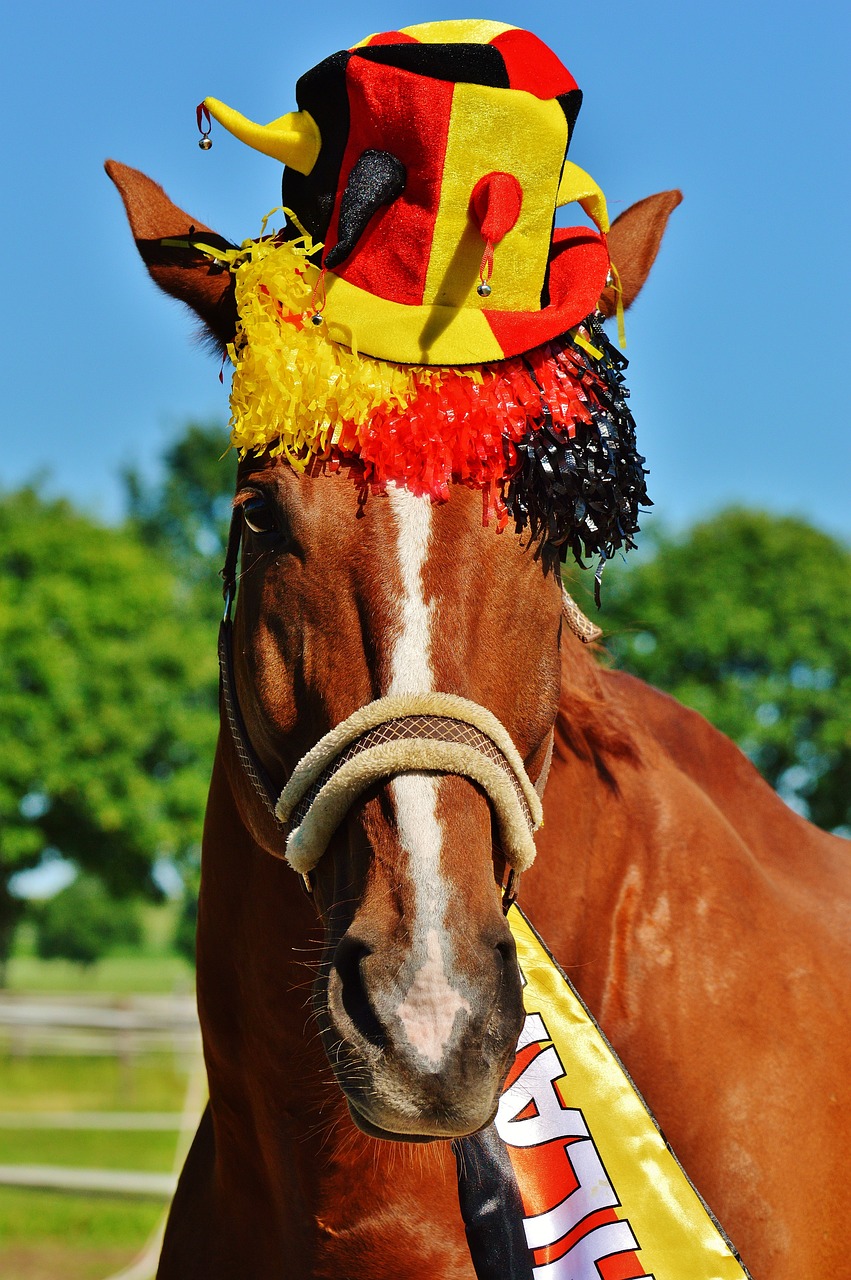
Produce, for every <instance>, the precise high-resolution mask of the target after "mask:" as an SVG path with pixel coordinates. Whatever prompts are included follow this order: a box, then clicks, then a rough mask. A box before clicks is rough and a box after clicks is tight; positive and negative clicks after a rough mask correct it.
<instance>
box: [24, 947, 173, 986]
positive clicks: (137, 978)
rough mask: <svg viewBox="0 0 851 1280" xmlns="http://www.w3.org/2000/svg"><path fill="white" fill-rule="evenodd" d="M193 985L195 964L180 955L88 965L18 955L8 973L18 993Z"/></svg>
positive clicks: (116, 959)
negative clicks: (190, 963)
mask: <svg viewBox="0 0 851 1280" xmlns="http://www.w3.org/2000/svg"><path fill="white" fill-rule="evenodd" d="M193 986H194V975H193V973H192V969H191V966H190V965H189V964H188V963H187V962H186V961H185V960H183V959H182V958H181V957H180V956H177V955H145V954H140V955H115V956H105V957H104V959H103V960H99V961H98V962H97V964H93V965H90V966H89V967H87V968H83V967H82V966H81V965H78V964H72V963H71V962H70V961H69V960H39V959H38V958H37V957H36V956H28V955H15V956H13V957H12V959H11V960H10V961H9V965H8V970H7V975H6V988H7V990H8V991H12V992H15V993H20V992H34V993H41V992H50V993H51V994H53V993H56V994H60V993H63V994H75V995H83V994H99V995H105V994H114V995H127V994H130V993H150V994H160V995H161V994H165V993H168V992H172V991H191V990H192V988H193Z"/></svg>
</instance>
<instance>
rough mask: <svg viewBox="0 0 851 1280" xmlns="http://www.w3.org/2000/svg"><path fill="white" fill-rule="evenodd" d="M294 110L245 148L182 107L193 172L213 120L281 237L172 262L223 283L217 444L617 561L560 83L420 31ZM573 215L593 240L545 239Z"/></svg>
mask: <svg viewBox="0 0 851 1280" xmlns="http://www.w3.org/2000/svg"><path fill="white" fill-rule="evenodd" d="M296 99H297V102H298V105H299V110H298V111H294V112H291V113H289V114H288V115H285V116H281V117H280V118H279V119H277V120H274V121H272V123H271V124H268V125H257V124H253V123H252V122H251V121H249V120H247V119H246V118H245V117H244V116H242V115H240V114H239V113H238V112H236V111H234V110H232V109H231V108H230V107H226V106H225V105H224V104H223V103H221V102H219V101H218V100H217V99H215V98H207V99H205V101H204V102H203V103H201V104H200V106H199V107H198V122H199V126H201V127H202V132H204V133H205V136H204V137H203V139H202V141H201V146H202V147H203V148H204V149H205V150H206V149H208V148H209V146H210V141H209V137H208V136H207V134H208V133H209V122H210V117H211V116H212V117H215V118H216V119H217V120H218V121H219V122H220V123H222V124H223V125H225V127H226V128H227V129H228V130H230V132H231V133H233V134H235V135H236V136H237V137H238V138H240V139H241V140H243V141H245V142H247V143H248V144H249V145H251V146H253V147H255V148H257V149H258V150H260V151H262V152H264V153H266V154H268V155H270V156H272V157H274V158H276V159H277V160H279V161H282V162H283V163H284V165H285V168H284V176H283V208H284V214H285V217H286V222H285V225H284V227H283V228H282V230H281V231H279V232H277V233H273V234H266V233H265V225H266V224H265V223H264V231H263V232H261V235H260V237H259V238H258V239H256V240H247V241H244V242H243V244H242V245H241V246H239V247H222V246H221V245H219V246H218V247H217V246H213V245H210V244H204V243H201V242H199V239H198V238H194V239H193V247H194V248H195V249H196V250H200V251H202V252H207V253H209V254H210V255H211V256H212V257H213V258H215V259H217V260H218V262H219V264H220V265H222V266H225V267H227V269H228V270H229V271H231V273H232V275H233V280H234V285H233V287H234V296H235V303H236V310H237V314H238V320H237V328H236V337H235V339H234V342H233V343H232V344H231V345H230V346H229V347H228V353H229V355H230V357H231V360H232V361H233V364H234V377H233V385H232V390H231V428H232V431H231V439H232V442H233V444H234V445H235V446H236V447H237V448H238V449H239V450H240V452H242V453H247V452H254V453H262V452H265V451H269V452H270V453H272V454H273V455H283V456H284V457H285V458H286V460H287V461H288V462H289V463H290V464H291V465H292V466H293V467H295V468H296V469H297V470H303V469H305V468H306V467H308V466H310V465H312V464H313V463H314V462H315V461H320V462H321V463H322V464H323V465H327V466H329V467H331V468H332V469H336V468H337V467H339V466H341V465H345V466H347V467H348V468H350V470H351V472H352V474H353V475H354V477H355V478H356V480H357V481H358V483H360V484H361V485H362V486H363V491H364V494H366V493H367V492H368V491H371V492H380V491H382V490H384V489H386V487H387V485H388V484H395V485H402V486H404V487H406V488H407V489H409V490H410V491H411V492H413V493H416V494H423V495H425V494H427V495H429V496H430V497H431V498H432V500H433V501H444V500H446V499H447V498H448V497H449V494H450V489H451V485H452V484H457V483H460V484H464V485H466V486H467V487H469V488H472V489H476V490H479V491H480V492H481V493H482V497H483V519H484V520H485V522H488V521H490V520H491V519H493V520H495V521H496V523H497V527H499V528H502V527H504V526H505V524H507V522H508V520H509V519H511V518H513V520H514V523H515V527H516V528H517V530H518V532H521V531H523V530H526V531H528V533H529V534H530V535H531V538H532V540H533V541H534V542H535V545H536V554H543V555H544V557H545V559H546V561H547V562H548V563H550V564H553V565H554V564H555V563H556V562H557V560H558V559H563V558H564V557H565V556H566V555H567V553H568V552H572V553H573V555H574V557H575V558H576V559H577V560H579V561H580V562H581V560H582V557H583V556H594V555H597V556H599V557H600V561H599V563H600V565H602V564H603V563H604V562H605V560H606V559H607V558H609V557H610V556H611V555H612V554H613V553H614V552H615V551H616V550H617V549H618V548H626V547H629V546H631V545H633V543H632V535H633V534H634V533H635V532H636V531H637V529H638V510H639V507H640V506H641V505H645V504H648V503H649V499H648V498H647V491H646V487H645V479H644V477H645V474H646V473H645V470H644V459H643V458H642V456H641V455H640V454H639V453H638V452H637V450H636V447H635V430H634V423H633V420H632V416H631V414H630V412H629V409H628V406H627V403H626V397H627V395H628V392H627V391H626V388H625V386H624V385H623V376H622V372H621V371H622V370H623V368H624V367H625V365H626V360H625V358H624V357H623V356H622V355H621V354H620V352H618V351H616V349H615V348H614V347H612V345H611V343H610V342H609V340H608V338H607V336H606V334H605V332H604V331H603V328H602V316H601V315H600V313H599V312H598V311H597V310H596V308H597V305H598V303H599V301H600V297H601V294H602V293H603V290H604V288H606V285H607V283H609V272H610V271H611V272H612V273H613V276H614V279H615V284H616V285H617V273H616V272H615V271H614V268H613V266H612V264H611V263H610V260H609V253H608V247H607V244H606V233H607V231H608V227H609V223H608V216H607V213H606V202H605V199H604V197H603V194H602V192H601V191H600V189H599V188H598V187H597V185H596V184H595V183H594V182H593V180H592V179H591V178H590V177H589V176H588V175H587V174H586V173H584V172H583V170H581V169H580V168H578V166H576V165H574V164H573V163H572V162H571V161H569V160H568V159H567V158H566V153H567V147H568V143H569V142H570V140H571V136H572V132H573V126H574V123H575V120H576V115H577V112H578V110H579V106H580V103H581V100H582V95H581V93H580V91H579V89H578V88H577V86H576V82H575V80H574V79H573V77H572V76H571V74H570V72H569V71H567V70H566V69H565V68H564V67H563V66H562V64H561V62H559V60H558V59H557V58H556V57H555V55H554V54H553V53H552V52H551V51H550V50H549V49H548V48H547V47H546V45H544V44H543V43H542V42H541V41H540V40H539V39H538V38H537V37H536V36H533V35H531V34H530V33H529V32H526V31H521V30H519V29H518V28H516V27H508V26H504V25H503V24H501V23H495V22H484V21H462V22H438V23H429V24H426V25H423V26H416V27H409V28H406V29H404V30H401V31H393V32H389V33H385V34H383V35H374V36H370V37H368V38H367V39H366V40H365V41H363V42H362V43H361V44H359V45H357V46H355V47H354V48H353V49H349V50H345V51H343V52H341V53H336V54H334V55H333V56H332V57H330V58H327V59H326V60H325V61H324V62H321V63H320V64H319V65H318V66H317V67H315V68H314V69H313V70H312V71H309V72H308V73H307V74H306V75H304V76H302V78H301V79H300V80H299V82H298V85H297V88H296ZM205 117H206V120H207V124H208V128H207V130H206V132H205V131H204V128H203V125H202V120H203V119H204V118H205ZM572 200H576V201H578V202H579V203H580V204H581V206H582V208H583V209H584V210H585V212H586V213H587V214H588V215H589V217H590V218H591V220H592V221H593V222H594V223H595V224H596V230H594V229H593V228H589V227H587V226H582V227H573V228H569V229H558V228H554V221H555V213H556V209H557V208H558V206H559V205H561V204H565V203H567V202H568V201H572ZM200 240H201V241H203V236H201V237H200ZM598 574H599V569H598Z"/></svg>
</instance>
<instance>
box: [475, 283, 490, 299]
mask: <svg viewBox="0 0 851 1280" xmlns="http://www.w3.org/2000/svg"><path fill="white" fill-rule="evenodd" d="M492 292H493V290H492V289H491V287H490V285H489V284H488V282H487V280H482V281H481V283H480V284H478V285H476V293H477V294H478V295H479V297H480V298H489V297H490V296H491V294H492Z"/></svg>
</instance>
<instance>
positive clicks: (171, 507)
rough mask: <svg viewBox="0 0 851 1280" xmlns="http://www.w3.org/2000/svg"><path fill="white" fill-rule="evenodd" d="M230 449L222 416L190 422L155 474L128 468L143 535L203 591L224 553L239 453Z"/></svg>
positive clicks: (130, 502)
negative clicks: (151, 476) (151, 477)
mask: <svg viewBox="0 0 851 1280" xmlns="http://www.w3.org/2000/svg"><path fill="white" fill-rule="evenodd" d="M227 449H228V433H227V428H225V427H223V426H222V424H221V423H220V422H203V423H199V422H189V423H188V424H187V425H186V427H185V428H184V430H183V432H182V433H181V434H180V435H179V436H178V437H177V438H176V439H175V440H174V441H173V443H172V444H171V445H170V446H169V447H168V448H167V449H166V451H165V453H164V454H163V458H162V466H161V472H160V475H159V476H158V478H157V479H156V480H154V481H146V480H144V479H143V478H142V476H141V475H140V474H139V472H138V471H137V470H135V469H134V468H132V467H131V468H128V469H127V470H125V472H124V487H125V493H126V497H127V511H128V515H129V517H130V522H131V524H132V525H134V527H135V528H136V531H137V532H138V534H139V537H140V538H141V540H142V541H143V542H144V543H145V544H146V545H147V546H150V547H153V548H155V549H158V550H164V551H166V552H167V553H168V555H169V556H170V558H171V562H172V564H173V565H174V566H175V568H176V570H177V571H178V572H179V574H180V575H181V577H182V578H183V579H185V580H187V581H190V582H198V583H199V584H200V585H201V587H202V591H206V587H207V585H208V584H209V582H210V579H211V576H212V575H213V574H215V573H216V572H218V570H219V569H220V568H221V566H222V562H223V561H224V556H225V547H226V543H227V534H228V526H229V524H230V513H231V501H232V499H233V494H234V488H235V486H236V454H235V453H234V452H233V451H232V450H231V451H230V452H228V451H227ZM216 599H217V601H218V598H216ZM216 608H218V603H217V604H216Z"/></svg>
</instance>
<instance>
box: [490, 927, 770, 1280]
mask: <svg viewBox="0 0 851 1280" xmlns="http://www.w3.org/2000/svg"><path fill="white" fill-rule="evenodd" d="M508 922H509V924H510V926H511V932H512V934H513V935H514V940H515V942H516V943H517V958H518V961H519V964H520V969H521V972H522V973H523V976H524V978H525V980H526V986H525V988H524V993H523V998H524V1003H525V1006H526V1013H527V1017H526V1024H525V1026H524V1030H523V1034H522V1035H521V1040H520V1044H521V1045H523V1044H524V1043H526V1044H534V1045H535V1046H536V1047H537V1048H538V1050H539V1053H538V1054H537V1055H536V1057H535V1060H534V1061H535V1062H537V1069H536V1068H535V1067H534V1065H533V1064H527V1065H526V1066H525V1067H524V1071H523V1073H522V1074H521V1075H520V1076H519V1077H518V1079H517V1080H515V1081H512V1085H511V1086H510V1087H509V1088H508V1089H506V1090H505V1091H504V1092H503V1095H502V1098H501V1100H500V1107H499V1112H498V1114H497V1119H496V1126H497V1129H498V1131H499V1133H500V1136H501V1137H502V1138H503V1140H504V1141H505V1142H506V1145H507V1148H508V1153H509V1156H511V1154H512V1148H513V1149H514V1150H515V1151H519V1150H520V1149H523V1154H524V1156H525V1157H526V1158H525V1159H523V1160H522V1161H521V1162H520V1163H518V1165H517V1167H518V1170H520V1169H524V1168H525V1169H526V1171H527V1172H528V1169H529V1160H528V1156H527V1154H526V1153H527V1152H528V1149H529V1147H530V1146H531V1145H532V1143H531V1141H530V1140H529V1139H530V1136H531V1135H530V1134H528V1133H527V1134H526V1135H524V1136H523V1137H521V1133H522V1130H523V1126H524V1124H525V1125H526V1126H527V1128H528V1126H529V1123H530V1122H529V1121H524V1120H517V1119H516V1117H517V1116H518V1115H523V1114H524V1111H525V1112H526V1113H527V1114H528V1111H529V1104H530V1101H534V1103H535V1106H536V1108H537V1112H538V1117H537V1120H538V1124H537V1131H536V1134H535V1136H536V1137H537V1138H539V1139H541V1145H543V1144H547V1145H548V1144H549V1141H552V1143H553V1145H552V1147H551V1148H550V1151H551V1152H552V1153H553V1154H557V1155H559V1157H560V1158H561V1152H560V1151H559V1150H558V1148H559V1146H560V1148H561V1151H563V1152H565V1153H566V1159H567V1160H568V1161H570V1162H571V1164H572V1167H573V1168H574V1170H575V1169H576V1168H577V1166H578V1165H579V1164H580V1156H582V1157H584V1161H583V1163H584V1172H585V1175H586V1177H587V1178H588V1181H587V1183H586V1185H585V1186H582V1183H581V1179H580V1188H579V1190H580V1191H581V1193H582V1194H583V1195H585V1196H587V1197H591V1198H593V1202H594V1204H596V1206H597V1207H605V1206H606V1205H611V1206H612V1207H614V1208H615V1212H616V1215H617V1218H618V1219H619V1220H620V1221H619V1222H618V1223H617V1224H611V1225H610V1226H609V1227H599V1228H598V1231H599V1232H600V1233H601V1234H598V1235H596V1236H594V1233H593V1232H592V1233H589V1234H588V1235H586V1236H585V1237H584V1241H583V1240H580V1241H579V1243H577V1244H575V1245H574V1246H573V1248H572V1249H571V1250H570V1251H569V1252H568V1253H567V1254H566V1255H564V1256H563V1257H562V1258H560V1259H559V1260H558V1261H554V1262H551V1263H546V1262H544V1263H542V1264H541V1265H539V1266H538V1267H536V1269H535V1275H536V1277H538V1278H539V1280H549V1277H552V1280H556V1277H557V1276H566V1275H574V1274H575V1275H578V1274H580V1271H579V1269H576V1270H571V1269H570V1266H571V1261H573V1259H571V1255H572V1254H573V1255H574V1259H578V1258H579V1256H580V1254H581V1253H582V1251H583V1250H584V1251H586V1252H585V1254H584V1256H585V1265H584V1266H583V1267H582V1269H581V1274H582V1275H586V1274H587V1275H595V1274H597V1270H598V1269H597V1268H595V1265H594V1257H592V1258H591V1259H590V1260H589V1257H588V1251H590V1252H591V1253H594V1250H595V1249H596V1251H597V1252H596V1255H595V1256H596V1257H598V1258H599V1257H606V1256H611V1251H613V1250H610V1253H608V1254H607V1253H605V1252H601V1250H604V1249H605V1247H606V1242H608V1245H609V1246H612V1245H614V1244H615V1243H616V1237H618V1236H619V1237H620V1243H621V1244H624V1238H625V1237H626V1236H627V1235H628V1234H629V1233H630V1232H631V1233H632V1234H633V1236H634V1239H635V1241H636V1242H637V1244H638V1246H639V1251H638V1257H639V1260H640V1261H641V1263H642V1264H643V1268H644V1272H645V1273H646V1274H647V1275H648V1276H656V1277H657V1278H658V1280H662V1277H664V1278H665V1280H747V1272H746V1271H745V1270H744V1268H743V1267H742V1265H741V1264H740V1263H739V1262H738V1260H737V1259H736V1257H735V1256H734V1254H733V1252H732V1250H731V1249H730V1247H729V1245H728V1244H727V1242H726V1241H725V1239H724V1237H723V1236H722V1234H721V1232H720V1231H719V1229H718V1227H717V1226H716V1225H715V1223H714V1222H713V1221H712V1218H711V1217H710V1215H709V1213H708V1212H707V1210H706V1208H705V1206H704V1205H703V1203H702V1201H701V1200H700V1197H699V1196H698V1195H697V1193H696V1192H695V1190H694V1188H693V1187H692V1185H691V1183H690V1182H689V1180H688V1178H687V1177H686V1175H685V1173H684V1172H683V1170H682V1168H681V1167H680V1165H679V1164H678V1163H677V1161H676V1159H675V1158H674V1156H673V1155H672V1154H671V1152H670V1151H669V1150H668V1148H667V1147H666V1146H665V1143H664V1141H663V1139H662V1136H661V1134H660V1133H659V1130H658V1129H657V1128H656V1125H655V1124H654V1123H653V1120H652V1117H651V1115H650V1113H649V1112H648V1110H647V1108H646V1105H645V1103H644V1102H643V1100H642V1099H641V1097H640V1096H639V1094H638V1093H637V1091H636V1089H635V1087H634V1085H633V1084H632V1082H631V1081H630V1079H629V1077H628V1076H627V1075H626V1072H625V1071H624V1069H623V1067H622V1066H621V1064H620V1062H619V1061H618V1059H617V1058H616V1057H615V1055H614V1052H613V1051H612V1049H611V1047H610V1046H609V1045H608V1044H607V1042H606V1040H605V1039H604V1038H603V1035H602V1033H601V1031H600V1029H599V1027H598V1026H597V1025H596V1023H595V1022H594V1020H593V1018H592V1017H591V1015H590V1014H589V1013H588V1012H587V1010H586V1009H585V1008H584V1006H583V1005H582V1003H581V1001H580V999H579V997H578V996H577V995H576V992H575V991H574V990H573V988H572V986H571V985H570V983H569V982H568V980H567V979H566V978H565V977H564V975H563V974H562V973H561V971H560V970H559V969H558V967H557V966H556V965H555V963H554V962H553V960H552V958H551V957H550V956H549V955H548V953H547V951H546V950H545V948H544V947H543V946H542V944H541V942H540V940H539V939H538V937H537V935H536V934H535V932H534V930H533V929H532V928H531V927H530V925H529V922H528V921H527V920H526V918H525V916H524V915H523V913H522V912H521V911H520V910H519V908H518V907H517V906H513V907H512V908H511V910H510V911H509V913H508ZM550 1045H552V1046H553V1047H554V1049H555V1052H556V1054H557V1057H558V1060H559V1061H554V1059H553V1055H552V1053H550V1052H548V1050H549V1047H550ZM545 1052H547V1053H548V1057H547V1060H546V1061H545V1059H544V1057H543V1055H544V1053H545ZM547 1064H548V1065H547ZM545 1067H546V1069H545ZM550 1068H552V1070H554V1071H555V1072H556V1074H555V1075H551V1070H550ZM509 1078H511V1077H509ZM556 1085H557V1092H555V1090H556ZM568 1109H575V1110H573V1111H572V1112H571V1111H569V1110H568ZM577 1112H578V1113H581V1114H578V1115H577ZM512 1124H513V1125H514V1128H513V1129H512ZM548 1129H549V1131H550V1132H552V1133H554V1134H555V1135H556V1136H555V1137H554V1138H552V1139H548V1137H547V1130H548ZM568 1130H570V1132H568ZM559 1133H560V1134H561V1136H560V1137H559ZM565 1137H575V1138H578V1139H579V1141H577V1142H576V1143H575V1144H571V1145H568V1146H567V1147H565V1146H564V1142H565ZM589 1137H590V1139H591V1140H592V1141H591V1142H589V1141H588V1138H589ZM512 1138H513V1139H514V1141H513V1142H512ZM535 1145H539V1144H538V1143H536V1144H535ZM580 1147H582V1148H583V1150H582V1151H581V1152H580V1151H579V1148H580ZM541 1163H542V1166H544V1167H546V1165H547V1160H546V1158H545V1157H544V1158H543V1159H542V1162H541ZM550 1167H551V1166H550ZM542 1187H543V1183H541V1186H539V1187H538V1189H537V1197H536V1198H537V1212H536V1214H535V1216H530V1217H527V1218H526V1219H525V1222H524V1229H525V1231H526V1236H527V1242H528V1243H529V1244H530V1246H531V1245H532V1244H534V1245H535V1246H536V1247H539V1248H543V1247H545V1246H546V1245H547V1244H549V1243H555V1241H556V1240H558V1239H559V1238H563V1233H562V1235H561V1236H559V1235H558V1232H559V1230H560V1226H559V1220H561V1227H563V1226H564V1222H565V1214H566V1212H569V1208H570V1206H569V1203H568V1201H564V1196H565V1195H566V1194H568V1193H570V1192H571V1190H573V1182H572V1181H568V1182H567V1185H566V1186H562V1187H561V1188H548V1189H545V1190H544V1191H543V1192H542ZM520 1188H521V1193H522V1192H523V1181H522V1179H521V1181H520ZM528 1190H530V1188H528V1187H527V1191H528ZM547 1190H548V1193H547ZM612 1192H613V1193H614V1195H612V1194H611V1193H612ZM534 1195H535V1193H533V1197H534ZM607 1196H608V1198H607ZM560 1202H563V1207H562V1205H560ZM542 1203H543V1204H544V1205H546V1206H548V1208H547V1209H546V1210H545V1211H544V1212H543V1213H542V1212H541V1208H540V1206H541V1204H542ZM549 1206H551V1207H552V1210H556V1206H558V1209H557V1211H555V1212H553V1211H551V1209H550V1208H549ZM627 1224H628V1225H627ZM624 1251H627V1249H624ZM554 1252H558V1250H557V1249H556V1250H555V1251H554Z"/></svg>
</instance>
